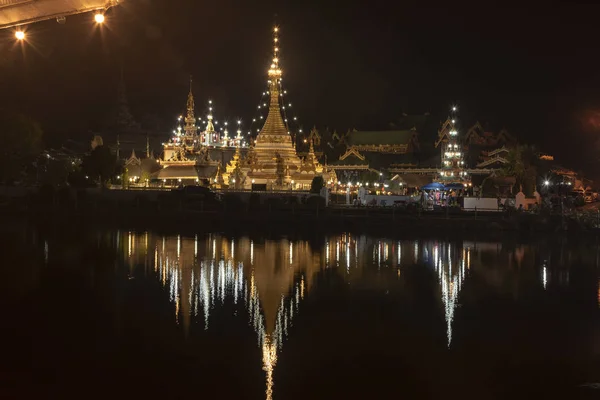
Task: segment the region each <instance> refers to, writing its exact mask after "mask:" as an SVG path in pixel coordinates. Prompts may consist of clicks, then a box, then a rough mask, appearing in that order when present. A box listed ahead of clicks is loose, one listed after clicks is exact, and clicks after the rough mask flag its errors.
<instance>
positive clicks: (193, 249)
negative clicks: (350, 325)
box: [117, 232, 600, 398]
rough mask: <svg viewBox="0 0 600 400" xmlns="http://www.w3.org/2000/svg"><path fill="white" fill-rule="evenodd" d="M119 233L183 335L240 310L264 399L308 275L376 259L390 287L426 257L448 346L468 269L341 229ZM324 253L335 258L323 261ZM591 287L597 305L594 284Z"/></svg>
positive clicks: (353, 268)
mask: <svg viewBox="0 0 600 400" xmlns="http://www.w3.org/2000/svg"><path fill="white" fill-rule="evenodd" d="M125 234H126V235H127V249H126V250H125V251H127V254H128V255H129V257H128V259H127V260H128V262H129V263H130V265H134V263H135V260H136V259H137V257H140V256H144V257H145V256H146V254H149V252H150V251H152V252H153V253H154V257H153V258H150V259H149V260H148V262H154V265H153V267H152V268H149V269H148V272H150V271H155V275H156V277H157V279H158V280H159V282H160V283H161V284H162V285H163V287H164V288H166V289H167V290H168V293H169V299H170V301H171V302H172V304H173V308H174V313H175V315H174V320H175V322H176V323H177V324H181V327H182V329H183V331H184V332H186V335H187V331H188V329H189V327H190V324H193V323H194V321H197V322H198V323H200V324H203V326H204V329H205V330H206V329H209V327H210V321H211V314H212V313H216V311H215V310H217V309H218V308H219V307H223V306H225V305H226V304H234V305H241V306H242V307H244V308H245V309H246V310H247V315H248V318H249V323H250V325H251V326H252V327H253V328H254V331H255V332H256V339H257V345H258V346H259V348H260V349H261V351H262V355H263V360H262V364H263V369H264V371H265V374H266V396H267V398H271V397H272V395H273V387H274V382H273V373H274V368H275V366H276V364H277V358H278V352H279V351H281V350H282V348H283V343H284V341H285V339H286V338H287V336H288V334H289V333H291V332H292V331H291V327H292V326H293V322H294V318H295V316H296V315H298V312H299V310H300V303H301V302H302V301H303V300H304V299H305V298H306V296H308V295H309V293H310V289H311V287H312V282H313V279H314V277H315V275H316V274H317V273H318V272H320V271H321V269H324V268H329V267H330V266H329V263H330V262H331V263H333V265H332V267H336V266H337V267H338V268H339V273H340V274H341V275H342V276H344V279H347V280H348V282H349V283H350V282H352V281H354V280H364V278H365V271H364V268H365V267H369V266H372V265H374V264H377V266H378V267H379V269H380V274H379V275H378V276H380V278H377V279H376V280H375V281H373V284H374V285H378V286H381V285H384V286H387V287H388V288H392V285H397V282H398V281H399V280H402V279H403V274H402V267H403V265H405V264H410V262H411V261H413V262H416V263H422V261H423V260H424V259H427V260H428V261H427V262H428V263H430V265H431V267H432V268H434V270H435V272H436V275H437V276H438V279H439V283H440V298H441V300H442V306H443V310H444V311H443V312H444V316H445V320H446V331H447V332H446V335H447V340H448V346H450V345H451V343H452V325H453V321H454V312H455V309H456V307H457V305H458V299H459V293H460V291H461V289H462V286H463V281H464V279H465V278H466V270H468V269H470V267H471V264H470V259H471V248H469V247H461V246H460V245H448V244H446V243H444V244H440V243H438V242H419V241H407V242H400V241H392V240H373V239H369V238H367V237H365V236H357V237H354V236H352V235H348V234H346V235H339V236H335V237H331V238H328V239H326V241H325V243H324V246H323V247H322V249H321V250H318V249H313V248H311V246H310V245H309V243H308V242H303V241H289V240H278V241H270V240H266V241H264V242H262V241H261V242H257V243H255V242H254V241H252V240H250V239H248V238H239V239H235V240H232V239H228V238H224V237H221V236H219V235H210V236H208V237H207V238H202V237H198V235H196V236H193V237H191V238H186V237H183V236H180V235H178V236H173V237H170V236H156V235H153V234H147V233H144V234H142V235H144V236H143V237H139V238H138V236H137V235H136V234H135V233H133V232H126V233H125ZM138 239H143V240H138ZM119 240H120V239H118V238H117V242H118V241H119ZM136 243H138V245H137V246H136ZM334 246H335V250H333V249H334ZM403 247H404V248H403ZM332 251H335V261H334V260H333V257H331V258H330V256H333V254H332ZM323 253H324V254H323ZM217 256H218V257H217ZM403 257H405V259H403ZM418 267H421V266H418ZM386 271H389V272H386ZM386 274H388V275H386ZM386 277H389V278H394V279H387V278H386ZM378 286H377V287H378ZM598 291H599V294H598V296H599V305H600V288H599V289H598ZM191 318H193V320H192V319H191Z"/></svg>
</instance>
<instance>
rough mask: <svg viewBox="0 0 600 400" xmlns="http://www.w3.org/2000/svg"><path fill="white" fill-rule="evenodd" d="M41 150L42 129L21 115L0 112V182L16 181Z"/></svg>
mask: <svg viewBox="0 0 600 400" xmlns="http://www.w3.org/2000/svg"><path fill="white" fill-rule="evenodd" d="M41 149H42V128H41V127H40V125H39V124H38V123H37V122H35V121H34V120H32V119H31V118H29V117H27V116H25V115H23V114H13V113H10V112H6V111H0V180H1V181H3V182H6V181H12V180H18V179H20V178H22V177H23V176H24V175H25V171H26V170H27V169H28V168H30V167H31V166H32V164H33V163H34V162H35V160H36V158H37V156H38V155H39V153H40V151H41Z"/></svg>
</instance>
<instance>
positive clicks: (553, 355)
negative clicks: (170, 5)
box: [0, 227, 600, 399]
mask: <svg viewBox="0 0 600 400" xmlns="http://www.w3.org/2000/svg"><path fill="white" fill-rule="evenodd" d="M0 239H1V242H0V243H1V245H0V246H1V248H2V254H3V262H2V263H1V267H0V272H1V278H0V289H1V290H0V307H1V311H2V315H3V317H4V318H3V322H4V323H3V334H2V338H3V339H4V340H3V344H4V346H3V348H4V350H3V355H2V358H1V360H2V361H1V363H2V364H1V365H2V370H1V371H0V376H1V378H0V382H1V384H0V385H1V386H0V396H1V397H2V398H30V397H31V396H43V398H107V397H109V398H132V397H135V398H138V397H139V398H141V397H142V396H144V397H153V398H164V399H171V398H184V397H185V398H190V397H191V396H194V397H197V398H217V397H218V398H227V399H229V398H235V399H270V398H273V399H317V398H318V399H321V398H322V399H332V398H369V399H372V398H398V397H403V398H411V399H412V398H414V399H417V398H418V399H429V398H431V399H439V398H461V399H465V398H473V399H507V398H600V388H598V389H594V388H593V387H591V386H590V384H594V383H600V308H599V305H600V289H599V283H600V280H599V278H600V274H599V271H600V269H599V268H598V265H599V260H600V247H598V246H597V245H595V244H589V243H585V244H584V243H579V242H577V241H574V240H573V241H567V240H560V239H555V240H554V241H548V240H545V241H541V240H540V241H539V242H531V241H530V242H528V243H520V242H518V241H517V240H511V241H507V242H493V243H492V242H484V241H476V240H458V239H457V240H450V241H448V240H400V241H399V240H392V239H386V238H378V237H369V236H354V235H349V234H345V235H337V236H328V237H319V238H311V239H310V240H303V239H299V238H281V237H278V238H269V239H266V238H264V237H230V236H224V235H220V234H211V235H198V236H180V235H176V234H175V235H173V234H168V235H166V234H160V233H156V232H128V231H117V230H114V231H102V232H98V231H93V230H78V229H75V228H72V229H70V230H63V231H58V230H56V231H54V232H43V231H38V230H36V229H33V228H26V227H22V228H18V229H17V228H14V229H12V228H11V229H9V228H3V230H2V232H1V233H0ZM582 385H583V386H582ZM586 385H587V386H586Z"/></svg>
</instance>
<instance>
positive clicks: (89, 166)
mask: <svg viewBox="0 0 600 400" xmlns="http://www.w3.org/2000/svg"><path fill="white" fill-rule="evenodd" d="M81 168H82V170H83V172H84V173H85V174H86V175H87V176H88V177H89V179H90V180H92V181H93V182H96V183H98V184H100V185H105V184H106V183H107V182H108V181H109V180H110V179H111V178H112V177H113V176H114V175H115V172H116V171H117V157H116V156H115V155H114V154H113V153H112V152H111V151H110V148H108V147H107V146H98V147H96V148H95V149H94V150H92V152H91V153H90V154H89V155H88V156H87V157H85V158H84V159H83V164H82V165H81Z"/></svg>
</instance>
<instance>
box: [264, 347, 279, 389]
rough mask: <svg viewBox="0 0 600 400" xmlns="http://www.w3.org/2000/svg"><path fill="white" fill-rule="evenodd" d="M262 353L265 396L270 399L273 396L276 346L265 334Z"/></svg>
mask: <svg viewBox="0 0 600 400" xmlns="http://www.w3.org/2000/svg"><path fill="white" fill-rule="evenodd" d="M262 353H263V371H265V373H266V374H267V389H266V394H267V396H266V398H267V400H271V399H272V398H273V370H274V369H275V365H276V364H277V346H275V343H271V338H270V337H269V336H267V337H266V338H265V341H264V343H263V345H262Z"/></svg>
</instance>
